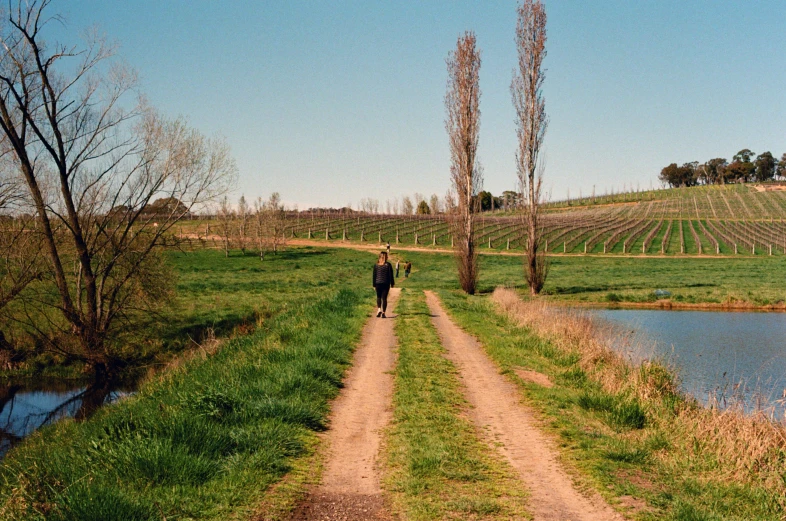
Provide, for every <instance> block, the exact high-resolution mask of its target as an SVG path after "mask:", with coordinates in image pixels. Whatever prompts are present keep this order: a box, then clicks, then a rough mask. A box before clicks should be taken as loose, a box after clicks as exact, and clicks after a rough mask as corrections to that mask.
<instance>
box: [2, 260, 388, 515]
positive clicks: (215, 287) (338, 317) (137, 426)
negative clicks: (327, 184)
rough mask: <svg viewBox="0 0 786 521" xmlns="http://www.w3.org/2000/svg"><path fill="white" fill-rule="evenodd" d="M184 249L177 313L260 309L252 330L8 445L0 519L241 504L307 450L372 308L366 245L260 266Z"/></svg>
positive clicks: (248, 507)
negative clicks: (135, 389)
mask: <svg viewBox="0 0 786 521" xmlns="http://www.w3.org/2000/svg"><path fill="white" fill-rule="evenodd" d="M190 255H191V254H184V255H183V257H182V258H178V257H177V256H175V262H177V263H179V269H180V270H181V272H183V273H185V275H184V276H183V277H182V278H181V280H180V284H187V285H190V288H191V289H190V291H192V292H193V295H195V296H196V297H195V301H194V307H193V309H192V314H191V318H189V319H188V320H186V319H184V320H183V322H182V323H183V324H188V323H189V320H191V321H192V322H191V323H195V324H198V325H207V324H210V323H213V324H215V323H219V322H221V321H226V323H231V322H233V321H238V320H240V321H242V320H243V319H244V317H245V316H247V315H248V313H252V314H253V311H254V310H255V309H262V310H265V313H264V314H262V315H260V317H261V318H260V320H259V321H258V325H257V326H256V328H255V331H254V332H253V333H250V334H247V335H236V336H235V337H234V338H233V339H232V340H229V341H227V342H225V345H223V346H222V347H221V348H220V349H219V350H218V352H217V353H216V354H215V355H213V356H205V357H202V356H194V357H191V358H190V359H188V360H184V361H183V362H182V363H181V364H180V365H179V366H177V367H172V368H171V369H169V370H168V371H166V372H164V373H163V374H162V375H160V376H159V377H156V378H153V379H152V380H150V381H148V382H147V383H145V384H144V385H142V387H141V389H140V391H139V393H138V394H137V395H136V396H134V397H131V398H128V399H126V400H123V401H121V402H119V403H117V404H116V405H113V406H111V407H106V408H104V409H103V410H101V411H99V413H98V414H97V415H96V416H94V417H93V418H91V419H90V420H88V421H86V422H83V423H77V422H74V421H71V420H65V421H61V422H59V423H57V424H55V425H53V426H51V427H48V428H44V429H42V430H41V431H39V432H38V433H36V434H35V435H33V436H31V437H30V438H28V439H27V440H26V441H25V442H23V443H22V444H21V445H20V446H18V447H17V448H15V449H13V450H12V451H11V452H10V453H9V455H8V456H7V457H6V458H5V459H4V460H3V462H2V464H1V465H0V518H2V519H9V520H13V519H25V520H35V519H49V520H64V521H65V520H75V521H76V520H91V519H95V520H112V519H118V520H120V519H122V520H134V519H140V520H141V519H145V520H148V519H164V518H166V519H169V520H171V519H227V518H229V517H233V516H238V515H239V516H241V517H242V516H243V515H249V514H250V513H251V512H253V511H254V510H255V509H256V508H257V507H258V505H259V503H260V502H261V501H262V500H263V499H264V500H269V499H270V498H269V497H266V491H267V490H268V488H269V487H270V486H271V485H272V484H274V483H276V482H278V481H279V480H280V479H281V478H282V476H284V475H285V474H286V473H287V472H288V471H289V470H290V469H291V468H293V466H294V467H297V466H298V465H301V464H300V463H299V462H301V461H303V460H304V459H308V458H311V457H313V451H314V449H315V447H316V445H317V443H316V432H318V431H320V430H323V429H324V426H325V420H326V415H327V412H328V403H329V400H330V399H331V398H333V397H335V396H336V394H337V393H338V390H339V388H340V386H341V381H342V378H343V374H344V371H345V369H346V368H347V367H348V365H349V364H350V362H351V356H352V352H353V350H354V347H355V345H356V343H357V341H358V339H359V334H360V330H361V327H362V325H363V323H364V321H365V319H366V317H367V312H368V310H369V309H370V303H371V298H370V295H369V291H368V290H367V286H368V280H367V278H368V271H369V270H368V266H370V265H371V263H372V262H373V256H372V255H370V254H364V253H358V252H353V251H338V252H325V251H324V250H319V249H303V250H294V251H290V252H287V254H286V255H281V256H279V257H278V258H274V260H271V261H267V260H266V261H265V263H263V264H261V266H260V262H259V260H258V259H256V264H253V263H251V262H249V259H248V258H243V257H235V258H230V259H223V258H220V257H219V254H218V253H217V252H202V253H200V254H197V255H194V256H190ZM184 280H185V282H184ZM198 287H201V288H204V294H200V290H199V289H197V288H198ZM227 288H231V290H228V289H227ZM233 292H236V293H237V294H239V297H238V298H237V299H236V302H232V297H233V294H234V293H233ZM197 295H198V296H197ZM211 302H213V303H214V304H215V308H214V309H210V308H211ZM194 317H201V318H194ZM301 466H302V465H301Z"/></svg>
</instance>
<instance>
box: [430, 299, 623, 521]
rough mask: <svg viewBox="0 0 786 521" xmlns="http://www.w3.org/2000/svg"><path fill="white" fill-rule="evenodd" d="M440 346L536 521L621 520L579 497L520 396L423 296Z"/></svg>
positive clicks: (598, 501) (599, 503) (435, 302)
mask: <svg viewBox="0 0 786 521" xmlns="http://www.w3.org/2000/svg"><path fill="white" fill-rule="evenodd" d="M426 301H427V303H428V306H429V309H430V310H431V315H432V320H433V322H434V325H435V326H436V328H437V330H438V332H439V335H440V338H441V339H442V344H443V345H444V346H445V349H446V350H447V352H448V355H447V356H448V358H449V359H450V360H451V361H452V362H453V363H454V364H455V365H456V367H457V369H458V370H459V374H460V376H461V380H462V384H463V385H464V388H465V394H466V397H467V400H468V401H469V402H470V403H471V404H472V406H473V407H472V410H471V413H470V414H471V416H472V418H473V421H474V422H475V423H476V425H477V426H478V428H479V431H481V433H482V434H481V435H482V436H483V437H485V438H486V440H487V441H488V442H489V443H490V444H491V445H492V446H494V447H496V448H497V450H499V451H500V452H501V453H502V455H503V456H504V457H505V458H506V459H507V460H508V462H509V463H510V464H511V465H512V466H513V468H514V469H516V471H517V472H518V474H519V476H520V477H521V480H522V481H523V482H524V484H525V485H526V487H527V489H528V490H529V492H530V494H531V496H530V502H529V508H530V510H531V511H532V512H533V514H534V516H535V520H536V521H606V520H609V521H611V520H613V521H622V520H623V519H624V518H623V517H622V516H621V515H620V514H619V513H617V512H615V511H614V510H613V509H612V508H611V507H610V506H609V505H608V504H606V503H605V502H604V501H603V499H602V498H600V497H599V496H598V495H597V494H592V495H590V496H586V495H583V494H581V493H580V492H579V491H578V490H577V489H576V487H575V486H574V485H573V482H572V481H571V479H570V478H569V477H568V475H567V474H566V473H565V471H564V470H563V469H562V467H561V465H560V463H559V461H558V455H557V451H556V449H555V448H554V446H553V443H552V442H551V440H550V439H549V438H547V437H546V436H545V435H543V434H542V433H541V432H540V430H539V429H538V428H537V427H536V421H535V418H534V416H533V414H532V412H531V411H530V410H528V408H527V407H526V406H525V405H523V404H522V403H521V400H520V398H519V391H518V389H517V388H516V386H515V385H514V384H513V383H511V382H509V381H508V380H507V379H506V378H505V377H504V376H503V375H501V374H499V369H498V368H497V366H496V365H494V363H493V362H492V361H491V360H490V359H489V357H488V356H487V355H486V353H485V352H484V351H483V349H482V348H481V346H480V345H479V344H478V342H477V341H476V340H475V339H474V338H473V337H472V336H470V335H468V334H467V333H465V332H464V331H462V330H461V329H460V328H459V327H458V326H456V325H455V324H454V323H453V322H452V321H451V319H450V318H449V317H448V316H447V314H446V313H445V311H444V309H443V308H442V305H441V304H440V302H439V299H438V298H437V296H436V295H435V294H434V293H432V292H430V291H427V292H426Z"/></svg>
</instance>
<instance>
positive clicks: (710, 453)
mask: <svg viewBox="0 0 786 521" xmlns="http://www.w3.org/2000/svg"><path fill="white" fill-rule="evenodd" d="M492 300H493V301H494V302H495V303H496V305H497V306H498V307H499V309H500V310H502V312H503V313H504V314H506V315H507V316H508V317H510V318H511V319H512V320H514V321H515V322H516V323H518V324H519V325H521V326H523V327H526V328H530V329H531V330H532V331H533V332H534V333H535V334H537V335H539V336H542V337H544V338H546V339H547V340H548V341H549V342H550V343H551V344H552V345H554V346H556V347H557V348H558V349H559V350H561V351H563V352H568V353H575V354H576V355H577V356H578V357H579V360H580V361H579V365H580V367H581V368H582V369H583V370H584V371H585V372H586V374H587V375H588V376H589V377H590V378H592V379H594V380H595V381H597V382H598V383H599V384H600V385H601V386H602V388H603V390H604V391H606V392H607V393H609V394H610V395H622V396H630V397H635V398H636V400H638V401H639V402H640V403H642V404H643V406H644V408H646V409H647V410H648V411H649V414H647V415H646V418H648V419H649V420H650V421H653V422H656V423H657V426H658V428H660V429H661V430H663V431H665V432H668V433H670V436H669V438H670V440H671V443H673V444H674V445H675V447H674V450H672V451H669V452H667V453H662V454H661V457H662V458H663V459H664V462H665V463H667V464H668V465H669V466H670V467H672V468H673V469H678V468H690V467H692V468H693V469H694V471H695V470H696V469H697V468H700V469H701V472H702V478H703V479H708V480H716V481H718V482H727V483H732V482H735V483H744V484H748V485H751V486H753V487H761V488H763V489H764V490H766V491H768V492H770V493H771V494H772V497H774V498H779V500H778V502H779V504H780V505H781V507H782V508H784V509H786V472H784V469H785V468H786V426H785V425H784V424H783V423H780V422H777V421H773V420H772V419H771V418H770V417H769V416H768V415H767V414H766V413H764V412H757V413H755V414H745V411H744V410H743V408H742V407H730V408H725V409H720V408H716V407H712V408H704V407H700V406H699V405H698V404H697V403H696V401H695V400H692V399H690V398H687V397H684V396H681V395H680V393H679V391H678V389H677V386H676V384H675V378H674V377H673V376H672V373H671V372H670V371H669V370H668V368H667V367H665V366H664V365H662V364H659V363H657V362H652V361H648V360H642V361H639V362H638V363H636V362H635V361H634V359H630V358H629V359H625V358H623V357H622V356H620V355H619V354H618V352H617V351H615V350H614V348H613V343H614V342H615V341H617V340H618V336H616V335H615V333H614V330H613V328H609V327H608V326H606V325H604V324H603V323H602V322H598V321H596V320H594V319H593V318H592V317H591V316H590V315H588V314H586V313H581V312H578V311H575V310H569V309H565V308H559V307H554V306H549V305H547V304H544V303H542V302H532V301H522V300H521V299H519V297H518V296H517V294H516V293H515V292H514V291H513V290H509V289H501V288H500V289H497V290H496V291H495V292H494V294H493V295H492ZM579 405H580V406H582V407H584V408H587V409H595V410H604V411H606V412H607V413H608V414H610V415H612V416H616V417H617V418H616V421H623V422H625V421H632V422H636V423H640V422H641V421H642V418H643V416H642V415H641V414H640V413H639V412H636V411H632V412H631V411H627V412H626V411H620V410H619V407H620V406H619V405H618V402H616V403H615V402H614V401H612V400H606V401H605V402H604V400H603V398H602V397H601V398H599V397H597V396H592V395H586V396H583V397H581V398H580V399H579ZM626 417H627V420H625V418H626ZM641 426H643V424H642V425H641Z"/></svg>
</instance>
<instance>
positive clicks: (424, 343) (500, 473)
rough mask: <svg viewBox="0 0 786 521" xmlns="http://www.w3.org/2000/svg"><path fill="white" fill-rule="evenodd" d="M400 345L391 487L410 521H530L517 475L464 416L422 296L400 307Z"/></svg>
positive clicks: (405, 299)
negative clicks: (465, 520)
mask: <svg viewBox="0 0 786 521" xmlns="http://www.w3.org/2000/svg"><path fill="white" fill-rule="evenodd" d="M396 313H397V314H398V317H397V318H396V319H395V320H396V334H397V336H398V341H399V350H398V356H399V357H398V365H397V369H396V371H395V391H394V398H393V405H394V420H393V423H392V425H391V427H390V428H389V432H388V434H389V435H388V440H387V472H386V478H385V484H386V488H387V489H388V490H389V491H390V494H391V497H392V503H393V509H394V511H398V512H401V513H402V515H403V517H404V518H405V519H411V520H428V519H529V518H530V516H529V515H528V514H527V512H526V510H525V506H524V505H525V502H526V499H525V498H526V493H525V492H524V488H523V486H522V484H521V483H520V482H519V481H518V480H517V479H516V477H515V475H514V471H513V470H512V469H511V468H510V467H509V466H508V465H507V463H505V462H504V461H502V459H501V457H500V456H499V455H498V454H496V453H495V452H494V451H493V450H492V449H491V448H490V447H489V446H488V445H486V444H485V443H483V442H481V441H480V440H479V439H478V437H477V431H476V429H475V427H474V426H473V424H472V422H471V421H470V420H469V419H468V418H467V417H466V415H465V410H466V408H467V406H468V405H467V403H466V402H465V400H464V398H463V396H462V393H461V388H460V383H459V380H458V376H457V372H456V368H455V367H454V366H453V364H452V363H451V362H450V361H448V360H447V359H446V358H445V357H444V353H445V351H444V348H443V347H442V345H441V343H440V340H439V336H438V335H437V332H436V330H435V328H434V326H433V325H432V323H431V320H430V313H429V310H428V307H427V306H426V302H425V298H424V295H423V293H422V292H421V291H413V290H409V289H404V290H402V292H401V298H400V300H399V302H398V305H397V306H396Z"/></svg>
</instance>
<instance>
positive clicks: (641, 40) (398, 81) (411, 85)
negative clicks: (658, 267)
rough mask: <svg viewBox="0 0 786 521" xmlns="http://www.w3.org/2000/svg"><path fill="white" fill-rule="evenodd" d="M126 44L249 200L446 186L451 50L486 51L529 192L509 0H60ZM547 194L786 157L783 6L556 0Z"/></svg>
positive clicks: (498, 139)
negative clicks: (224, 158) (683, 166)
mask: <svg viewBox="0 0 786 521" xmlns="http://www.w3.org/2000/svg"><path fill="white" fill-rule="evenodd" d="M53 7H54V10H60V12H62V13H63V14H64V15H65V16H66V20H67V23H68V24H69V27H71V28H74V29H80V28H82V27H84V26H86V25H91V24H98V25H99V26H101V27H102V29H103V30H104V31H105V32H106V33H107V34H108V35H109V36H110V37H112V38H116V39H117V40H118V41H119V42H120V44H121V49H120V54H121V55H122V56H123V58H124V59H125V60H126V61H127V62H129V63H130V64H131V65H132V66H133V67H135V68H136V69H137V70H138V71H139V73H140V76H141V80H142V86H143V89H144V91H145V92H146V94H147V95H148V97H149V99H150V100H151V102H152V103H153V104H154V105H155V106H157V107H158V108H159V109H161V110H162V111H163V112H164V113H166V114H169V115H172V116H178V115H183V116H186V117H187V118H188V119H189V121H190V122H191V124H192V125H194V126H195V127H197V128H198V129H200V130H201V131H202V132H203V133H205V134H216V133H217V134H221V135H223V136H225V137H226V138H227V140H228V141H229V143H230V145H231V147H232V151H233V154H234V156H235V158H236V160H237V163H238V166H239V170H240V180H239V185H238V189H237V192H236V194H235V197H238V196H239V195H240V194H241V193H243V194H245V196H246V197H247V198H255V197H257V196H263V197H267V196H268V195H269V194H270V193H271V192H273V191H278V192H280V193H281V195H282V198H283V199H284V201H286V202H287V203H289V204H298V205H299V207H300V208H301V209H303V208H307V207H309V206H343V205H346V204H352V205H353V206H356V205H357V203H358V202H359V200H360V199H361V198H365V197H371V198H375V199H378V200H379V201H380V204H381V206H383V207H384V203H385V200H386V199H389V198H390V199H392V198H394V197H400V196H402V195H411V194H412V193H414V192H420V193H422V194H424V195H425V196H427V197H428V196H429V195H430V194H432V193H437V194H439V195H440V196H441V195H444V193H445V191H446V189H447V188H448V186H449V156H448V145H447V136H446V133H445V128H444V104H443V99H444V95H445V88H446V80H447V72H446V67H445V58H446V56H447V54H448V52H449V51H450V50H451V49H452V48H454V47H455V45H456V39H457V37H458V36H459V34H461V33H462V32H463V31H465V30H473V31H475V33H476V34H477V38H478V45H479V47H480V49H481V51H482V59H483V63H482V66H481V71H480V78H481V79H480V81H481V90H482V96H481V112H482V115H481V133H480V151H479V155H480V160H481V163H482V165H483V167H484V170H485V185H484V186H485V188H486V189H487V190H489V191H491V192H492V193H494V194H495V195H496V194H499V193H501V192H502V191H503V190H508V189H513V188H514V187H515V164H514V153H515V126H514V122H513V117H514V113H513V107H512V104H511V100H510V91H509V85H510V80H511V76H512V70H513V67H514V65H515V60H516V51H515V47H514V29H515V24H516V18H515V10H516V2H515V0H513V1H507V0H506V1H449V0H444V1H398V2H390V1H370V0H359V1H334V2H317V1H308V2H306V1H295V0H281V1H272V0H271V1H264V0H259V1H242V2H241V1H231V0H225V1H213V0H166V1H161V0H127V1H124V2H115V1H110V2H107V1H106V0H80V1H79V2H65V1H63V0H60V1H57V2H55V5H54V6H53ZM546 9H547V13H548V27H547V31H548V44H547V49H548V57H547V59H546V67H547V69H548V70H547V73H546V82H545V88H544V92H545V97H546V111H547V113H548V114H549V117H550V125H549V130H548V133H547V135H546V161H547V163H546V173H545V180H546V189H547V190H549V191H550V192H551V195H552V198H555V199H556V198H564V197H565V196H566V195H567V191H568V190H570V193H571V196H574V197H575V196H577V195H578V193H579V191H580V190H581V192H582V193H583V194H584V195H586V194H588V193H589V192H590V191H591V190H592V187H593V185H594V186H595V187H596V190H597V191H598V192H599V193H600V192H603V191H605V190H608V189H610V188H611V187H615V188H616V189H621V188H622V187H623V185H626V186H634V187H636V186H640V187H641V188H642V189H643V188H649V186H650V185H651V184H653V185H655V186H657V175H658V173H659V172H660V169H661V168H662V167H664V166H666V165H667V164H669V163H672V162H677V163H683V162H687V161H694V160H699V161H704V160H707V159H711V158H713V157H725V158H727V159H731V156H733V155H734V154H735V153H736V152H737V151H738V150H740V149H742V148H750V149H751V150H753V151H754V152H756V153H759V152H763V151H765V150H769V151H771V152H772V153H773V154H774V155H776V156H777V157H780V156H781V154H783V153H784V152H786V31H784V27H786V1H784V0H757V1H754V2H751V1H743V0H739V1H732V0H725V1H723V0H717V1H709V0H707V1H698V0H695V1H694V0H630V1H622V0H591V1H587V0H552V1H546Z"/></svg>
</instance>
